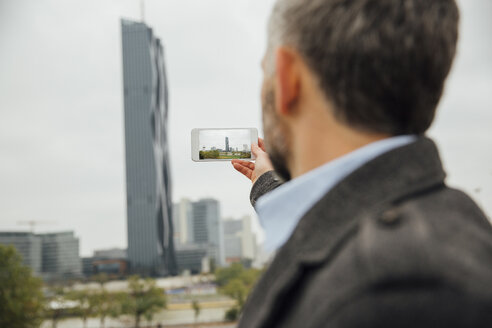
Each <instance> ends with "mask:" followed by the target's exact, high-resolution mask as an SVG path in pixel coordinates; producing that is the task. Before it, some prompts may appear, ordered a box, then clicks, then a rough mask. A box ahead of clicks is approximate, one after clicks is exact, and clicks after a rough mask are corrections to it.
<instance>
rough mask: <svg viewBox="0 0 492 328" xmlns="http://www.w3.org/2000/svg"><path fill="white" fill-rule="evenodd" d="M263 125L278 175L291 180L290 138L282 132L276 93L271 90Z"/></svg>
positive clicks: (267, 95) (269, 153) (266, 99)
mask: <svg viewBox="0 0 492 328" xmlns="http://www.w3.org/2000/svg"><path fill="white" fill-rule="evenodd" d="M263 126H264V131H265V147H266V151H267V153H268V156H269V157H270V160H271V162H272V165H273V168H274V169H275V172H276V173H277V175H278V176H279V177H280V178H281V179H283V180H284V181H289V180H291V174H290V171H289V168H288V167H287V155H288V153H289V150H288V149H289V148H288V140H287V138H286V136H285V134H286V133H285V132H284V133H282V127H281V126H280V123H279V120H278V118H277V117H276V116H275V93H274V92H273V90H269V91H268V92H267V94H266V96H265V101H264V107H263Z"/></svg>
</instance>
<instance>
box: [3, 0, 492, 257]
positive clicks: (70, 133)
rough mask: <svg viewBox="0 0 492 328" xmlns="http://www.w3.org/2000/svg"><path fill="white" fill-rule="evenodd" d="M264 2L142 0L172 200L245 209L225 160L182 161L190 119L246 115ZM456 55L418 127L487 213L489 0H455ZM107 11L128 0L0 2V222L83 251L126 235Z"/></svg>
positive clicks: (235, 121)
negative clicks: (439, 95) (426, 122)
mask: <svg viewBox="0 0 492 328" xmlns="http://www.w3.org/2000/svg"><path fill="white" fill-rule="evenodd" d="M272 3H273V1H272V0H235V1H230V0H207V1H204V0H167V1H163V0H147V1H146V12H145V18H146V21H147V23H148V24H149V25H151V26H152V27H153V28H154V30H155V33H156V34H157V36H159V37H160V38H161V39H162V41H163V43H164V46H165V53H166V64H167V71H168V78H169V83H170V90H169V91H170V122H169V134H170V149H171V153H170V156H171V170H172V177H173V198H174V199H175V200H178V199H180V198H181V197H189V198H191V199H198V198H201V197H214V198H217V199H219V200H220V201H221V203H222V213H223V215H224V216H234V217H240V216H242V215H244V214H251V215H254V212H253V210H252V209H251V207H250V205H249V200H248V195H249V189H250V183H249V182H248V181H247V180H246V179H245V178H243V177H242V176H240V175H239V174H237V173H236V172H234V171H233V170H232V167H231V165H230V164H229V163H220V162H219V163H216V162H214V163H195V162H192V161H191V159H190V150H189V149H190V131H191V129H192V128H196V127H253V126H255V127H258V129H259V131H260V135H262V134H263V133H262V132H261V122H260V120H261V115H260V113H261V112H260V100H259V93H260V83H261V70H260V61H261V57H262V55H263V51H264V48H265V43H266V41H265V40H266V35H265V30H266V28H265V26H266V20H267V17H268V13H269V10H270V9H271V6H272ZM459 3H460V6H461V9H462V24H461V40H460V44H459V52H458V57H457V61H456V62H455V65H454V68H453V71H452V74H451V77H450V80H449V82H448V84H447V88H446V92H445V97H444V99H443V101H442V102H441V104H440V108H439V112H438V117H437V120H436V122H435V124H434V126H433V128H432V129H431V131H430V135H431V136H432V137H434V138H435V139H436V140H437V142H438V144H439V146H440V149H441V152H442V155H443V159H444V164H445V167H446V169H447V172H448V174H449V179H448V182H449V183H450V184H451V185H452V186H458V187H461V188H463V189H465V190H466V191H467V192H469V194H471V195H472V196H473V197H474V198H475V199H476V200H477V201H478V203H479V204H480V205H481V206H482V207H484V208H485V209H486V210H487V211H488V213H492V132H491V123H492V60H491V58H492V42H491V39H490V34H491V32H492V17H491V15H492V2H491V1H490V0H461V1H459ZM121 17H125V18H130V19H132V18H133V19H139V18H140V6H139V3H138V1H136V0H77V1H76V0H0V230H27V229H28V227H26V226H20V225H18V224H17V221H24V220H41V221H49V222H45V224H43V225H39V226H37V227H36V231H59V230H75V232H76V234H77V235H78V236H79V237H80V239H81V251H82V254H83V255H90V254H92V251H93V250H94V249H101V248H108V247H126V208H125V180H124V177H125V174H124V144H123V142H124V131H123V97H122V72H121V71H122V70H121V36H120V33H121V32H120V23H119V20H120V18H121Z"/></svg>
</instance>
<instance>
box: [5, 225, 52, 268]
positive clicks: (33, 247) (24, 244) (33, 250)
mask: <svg viewBox="0 0 492 328" xmlns="http://www.w3.org/2000/svg"><path fill="white" fill-rule="evenodd" d="M0 244H3V245H12V246H14V247H15V248H16V249H17V252H18V253H19V254H20V255H21V256H22V263H23V264H24V265H26V266H29V267H30V268H31V269H32V272H33V273H34V274H35V275H40V274H41V271H42V257H41V238H40V237H39V236H37V235H35V234H33V233H30V232H0Z"/></svg>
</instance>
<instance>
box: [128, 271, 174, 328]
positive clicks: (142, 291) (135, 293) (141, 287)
mask: <svg viewBox="0 0 492 328" xmlns="http://www.w3.org/2000/svg"><path fill="white" fill-rule="evenodd" d="M128 288H129V293H128V294H127V297H126V299H125V300H123V305H122V310H123V313H125V314H130V315H132V316H133V317H134V318H135V328H139V327H140V320H141V318H142V316H144V317H145V318H147V320H148V321H150V320H152V317H153V315H154V314H155V313H157V312H159V311H160V310H162V309H164V308H165V307H166V295H165V294H164V289H162V288H159V287H157V286H156V282H155V280H154V279H150V278H148V279H145V280H142V279H140V277H139V276H131V277H130V278H128Z"/></svg>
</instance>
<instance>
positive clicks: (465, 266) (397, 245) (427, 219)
mask: <svg viewBox="0 0 492 328" xmlns="http://www.w3.org/2000/svg"><path fill="white" fill-rule="evenodd" d="M352 243H353V247H352V250H353V252H355V257H356V258H357V261H358V263H359V264H360V265H361V267H363V268H364V272H365V275H366V279H367V280H368V282H369V281H378V280H384V279H388V278H391V279H393V278H395V277H396V278H398V279H399V278H402V279H405V278H408V277H414V278H415V277H423V278H425V279H433V278H435V279H437V280H440V281H443V280H446V281H447V282H448V283H450V284H458V285H460V284H463V282H464V279H470V278H472V277H473V279H475V283H476V286H478V285H479V284H481V283H486V282H487V281H488V280H489V279H490V276H491V274H492V226H491V225H490V222H489V220H488V219H487V217H486V216H485V214H484V213H483V212H482V211H481V209H480V208H479V207H478V206H477V205H476V203H475V202H474V201H473V200H472V199H471V198H470V197H469V196H468V195H466V194H465V193H463V192H462V191H459V190H455V189H451V188H448V187H446V186H441V187H439V188H435V190H431V191H429V192H427V193H424V194H419V195H415V196H411V197H408V198H407V199H404V200H402V201H400V202H399V203H396V204H391V205H388V206H385V207H383V208H380V209H376V210H374V211H370V212H369V213H368V214H367V216H365V217H363V218H362V219H361V220H360V223H359V228H358V230H357V233H356V234H355V236H354V238H353V240H352ZM352 255H353V254H352Z"/></svg>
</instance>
